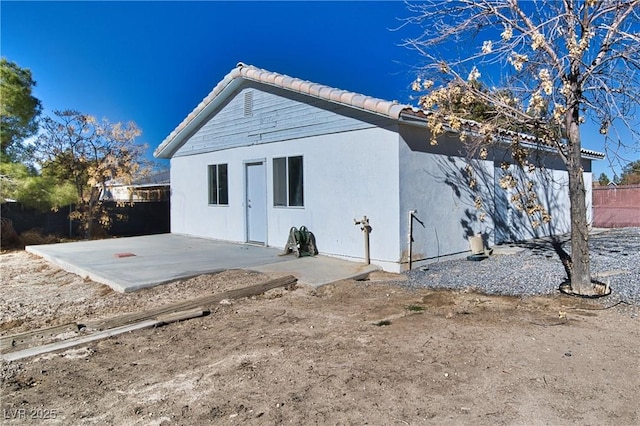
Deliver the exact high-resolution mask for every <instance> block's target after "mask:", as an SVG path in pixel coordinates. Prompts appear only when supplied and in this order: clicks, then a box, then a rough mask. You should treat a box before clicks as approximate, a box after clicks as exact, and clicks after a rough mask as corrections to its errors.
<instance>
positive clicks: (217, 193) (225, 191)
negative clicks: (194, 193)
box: [207, 163, 229, 206]
mask: <svg viewBox="0 0 640 426" xmlns="http://www.w3.org/2000/svg"><path fill="white" fill-rule="evenodd" d="M207 193H208V194H207V198H208V204H209V205H210V206H228V205H229V165H228V163H219V164H209V165H208V166H207Z"/></svg>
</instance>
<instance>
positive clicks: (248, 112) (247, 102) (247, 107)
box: [244, 91, 253, 117]
mask: <svg viewBox="0 0 640 426" xmlns="http://www.w3.org/2000/svg"><path fill="white" fill-rule="evenodd" d="M252 115H253V92H252V91H248V92H244V116H245V117H251V116H252Z"/></svg>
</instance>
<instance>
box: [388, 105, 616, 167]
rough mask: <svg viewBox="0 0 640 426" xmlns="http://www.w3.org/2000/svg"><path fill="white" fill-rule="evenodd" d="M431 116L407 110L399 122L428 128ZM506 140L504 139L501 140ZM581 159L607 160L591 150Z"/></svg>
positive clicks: (585, 151) (584, 153) (530, 141)
mask: <svg viewBox="0 0 640 426" xmlns="http://www.w3.org/2000/svg"><path fill="white" fill-rule="evenodd" d="M429 115H430V112H429V111H425V110H418V109H415V108H414V109H406V110H404V111H402V112H401V114H400V118H399V121H400V122H401V123H403V124H408V125H411V126H418V127H428V122H427V117H428V116H429ZM466 121H471V120H466ZM476 124H478V125H479V124H480V123H476ZM447 131H448V132H452V133H459V132H458V131H456V130H453V129H447ZM516 134H517V133H516V132H512V131H508V132H507V135H511V136H513V135H516ZM520 136H523V137H524V138H526V139H527V143H530V144H535V137H534V136H531V135H526V134H521V135H520ZM501 139H504V138H501ZM547 149H550V150H555V149H553V148H552V147H547ZM581 154H582V155H581V158H584V159H587V160H603V159H604V158H605V154H604V153H602V152H598V151H593V150H590V149H584V148H583V149H582V150H581Z"/></svg>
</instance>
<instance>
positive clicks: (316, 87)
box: [154, 62, 605, 159]
mask: <svg viewBox="0 0 640 426" xmlns="http://www.w3.org/2000/svg"><path fill="white" fill-rule="evenodd" d="M243 80H248V81H254V82H257V83H261V84H267V85H270V86H274V87H279V88H282V89H285V90H289V91H292V92H296V93H301V94H304V95H307V96H312V97H314V98H318V99H322V100H325V101H328V102H332V103H336V104H339V105H344V106H348V107H351V108H356V109H359V110H362V111H366V112H370V113H372V114H377V115H381V116H384V117H388V118H390V119H392V120H399V121H402V122H404V123H407V124H418V123H420V122H425V121H426V118H427V116H428V115H429V114H430V113H431V112H430V111H427V110H424V109H420V108H417V107H414V106H411V105H407V104H399V103H398V102H397V101H386V100H384V99H378V98H374V97H371V96H366V95H362V94H359V93H354V92H349V91H346V90H342V89H337V88H334V87H329V86H325V85H322V84H318V83H313V82H311V81H306V80H302V79H299V78H294V77H289V76H287V75H284V74H279V73H275V72H271V71H267V70H264V69H260V68H257V67H254V66H253V65H246V64H244V63H242V62H239V63H238V64H237V65H236V67H235V68H234V69H232V70H231V72H229V73H228V74H227V75H226V76H225V77H224V78H223V79H222V80H221V81H220V82H219V83H218V84H217V85H216V86H215V87H214V88H213V90H212V91H211V92H210V93H209V94H208V95H207V96H206V97H205V98H204V99H203V100H202V101H201V102H200V103H199V104H198V106H196V107H195V108H194V110H193V111H191V113H190V114H189V115H187V117H186V118H185V119H184V120H182V122H181V123H180V124H179V125H178V126H177V127H176V128H175V129H174V130H173V131H172V132H171V133H170V134H169V136H167V137H166V138H165V139H164V141H162V143H161V144H160V145H159V146H158V148H156V150H155V152H154V156H155V157H160V158H170V157H171V156H172V155H173V153H174V152H175V151H176V150H177V149H178V148H179V147H180V145H181V144H182V142H183V139H184V138H185V137H187V136H189V135H190V134H191V132H192V131H193V130H195V129H197V128H198V127H199V126H200V125H201V124H204V120H206V118H207V117H208V116H209V112H210V111H213V110H214V109H215V108H216V107H217V106H218V105H220V104H221V103H222V101H223V100H224V99H225V96H224V95H222V94H223V93H225V92H229V91H233V90H234V89H235V88H236V87H238V86H239V85H240V84H241V83H242V81H243ZM221 95H222V96H221ZM529 138H531V139H535V138H534V137H533V136H529ZM582 153H583V155H584V156H585V157H587V158H592V159H602V158H604V157H605V155H604V154H603V153H600V152H597V151H591V150H587V149H583V150H582Z"/></svg>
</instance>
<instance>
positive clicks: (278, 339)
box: [0, 252, 640, 425]
mask: <svg viewBox="0 0 640 426" xmlns="http://www.w3.org/2000/svg"><path fill="white" fill-rule="evenodd" d="M0 261H1V264H2V281H1V290H2V295H3V296H2V301H1V302H0V303H1V305H0V307H1V309H0V334H1V335H5V336H6V335H12V334H15V333H19V332H24V331H28V330H32V329H37V328H41V327H50V326H53V325H58V324H65V323H68V322H81V321H84V320H88V319H96V318H108V317H112V316H116V315H120V314H122V313H125V312H134V311H139V310H143V309H148V308H150V307H154V306H159V305H162V304H167V303H170V302H175V301H179V300H185V299H190V298H194V297H197V296H199V295H204V294H210V293H212V292H221V291H225V290H228V289H232V288H239V287H244V286H248V285H251V284H256V283H260V282H264V281H266V280H268V279H270V278H272V277H270V276H268V275H264V274H258V273H253V272H246V271H228V272H224V273H221V274H217V275H205V276H200V277H196V278H193V279H190V280H184V281H180V282H176V283H172V284H168V285H164V286H160V287H156V288H153V289H147V290H143V291H140V292H136V293H133V294H119V293H114V292H112V291H111V290H110V289H108V288H107V287H105V286H102V285H99V284H96V283H94V282H91V281H87V280H83V279H81V278H79V277H77V276H75V275H72V274H69V273H66V272H64V271H61V270H59V269H58V268H56V267H54V266H52V265H50V264H48V263H46V262H45V261H43V260H41V259H39V258H37V257H34V256H32V255H30V254H27V253H25V252H9V253H5V254H2V255H1V256H0ZM400 279H402V276H397V275H392V274H384V273H376V274H374V275H372V276H371V277H370V280H368V281H342V282H338V283H335V284H331V285H328V286H324V287H321V288H319V289H317V290H316V289H312V288H306V287H302V286H299V287H298V288H297V289H295V290H293V291H287V290H284V289H276V290H271V291H269V292H268V293H266V294H264V295H262V296H257V297H252V298H245V299H240V300H237V301H234V302H233V303H231V304H229V303H225V304H220V305H217V306H212V307H211V314H210V315H209V316H206V317H202V318H196V319H191V320H188V321H184V322H179V323H173V324H169V325H166V326H164V327H159V328H154V329H146V330H138V331H135V332H131V333H127V334H123V335H119V336H115V337H111V338H108V339H105V340H100V341H98V342H93V343H90V344H86V345H83V346H79V347H77V348H73V349H69V350H66V351H63V352H57V353H50V354H46V355H40V356H37V357H33V358H28V359H25V360H22V361H13V362H6V361H3V362H2V371H1V373H2V374H1V379H2V380H1V391H2V416H3V417H2V421H1V422H0V423H3V424H39V423H45V424H65V425H66V424H117V425H125V424H126V425H171V424H176V425H196V424H280V423H287V424H296V425H302V424H374V425H393V424H398V425H414V424H438V425H441V424H445V425H446V424H455V425H458V424H474V425H525V424H526V425H537V424H540V425H542V424H563V425H568V424H581V425H589V424H591V425H596V424H597V425H632V424H640V403H639V402H640V320H639V319H638V316H637V315H630V314H629V311H628V310H619V309H617V307H613V308H611V309H603V305H602V304H597V303H594V302H591V301H587V300H583V299H577V298H571V297H569V296H560V295H557V296H548V297H530V298H516V297H499V296H487V295H482V294H477V293H473V292H467V291H460V292H454V291H438V290H426V289H423V290H408V289H405V288H403V287H401V286H398V285H397V280H400ZM615 302H616V301H615V300H612V301H611V304H613V303H615Z"/></svg>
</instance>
